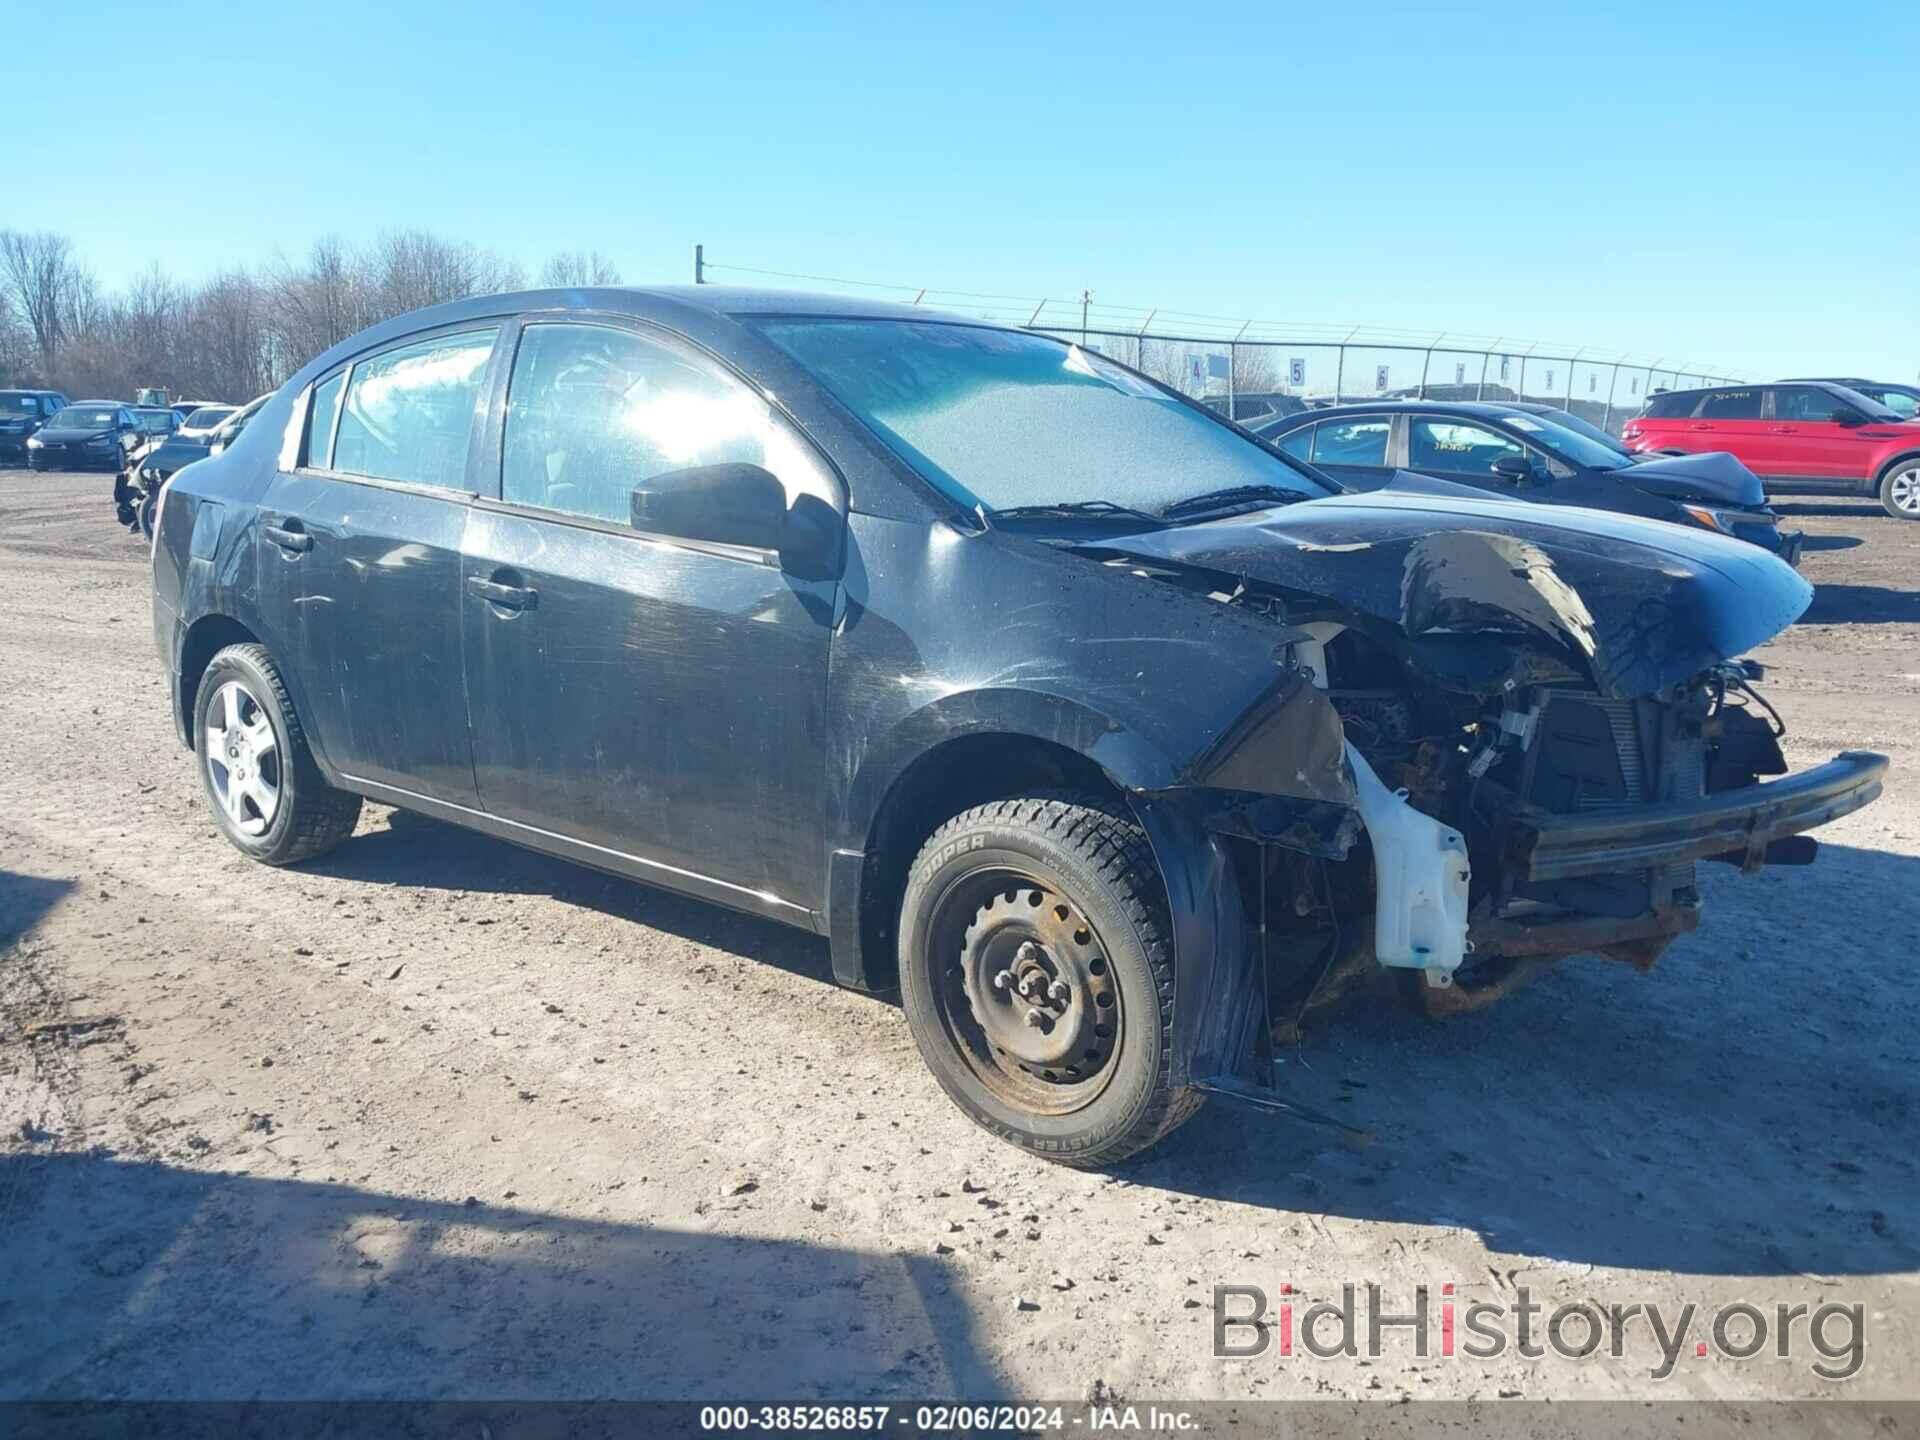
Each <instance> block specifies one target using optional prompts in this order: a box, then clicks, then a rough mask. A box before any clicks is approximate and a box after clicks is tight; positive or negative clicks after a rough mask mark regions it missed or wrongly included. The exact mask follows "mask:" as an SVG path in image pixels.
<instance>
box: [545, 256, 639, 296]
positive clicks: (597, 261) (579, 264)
mask: <svg viewBox="0 0 1920 1440" xmlns="http://www.w3.org/2000/svg"><path fill="white" fill-rule="evenodd" d="M540 283H541V284H542V285H546V286H551V287H552V288H554V289H556V290H559V289H567V288H570V287H574V286H582V285H618V284H619V283H620V268H619V267H618V266H617V265H615V264H614V263H613V261H611V260H609V259H608V258H607V257H606V256H604V255H602V254H601V253H600V252H599V251H598V250H574V251H562V252H561V253H560V254H558V255H556V256H554V257H553V258H552V259H551V260H549V261H547V264H546V268H545V269H543V270H542V271H541V272H540Z"/></svg>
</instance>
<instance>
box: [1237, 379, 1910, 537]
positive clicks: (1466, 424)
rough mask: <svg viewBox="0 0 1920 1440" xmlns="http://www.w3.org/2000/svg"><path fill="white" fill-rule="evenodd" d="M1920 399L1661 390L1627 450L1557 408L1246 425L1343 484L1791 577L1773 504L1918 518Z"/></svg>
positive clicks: (1389, 405) (1477, 406)
mask: <svg viewBox="0 0 1920 1440" xmlns="http://www.w3.org/2000/svg"><path fill="white" fill-rule="evenodd" d="M1917 402H1920V387H1915V386H1903V385H1888V384H1876V383H1874V382H1870V381H1865V380H1795V381H1781V382H1778V383H1775V384H1771V385H1736V386H1715V387H1709V388H1702V389H1695V390H1673V391H1664V392H1661V393H1660V394H1658V395H1655V396H1654V397H1653V398H1652V399H1651V400H1650V401H1649V403H1648V405H1647V407H1646V409H1645V410H1644V412H1643V413H1642V414H1640V415H1638V416H1636V417H1634V418H1633V419H1631V420H1629V421H1628V422H1627V423H1626V426H1625V428H1624V430H1623V432H1622V434H1621V436H1620V437H1619V438H1617V439H1616V438H1615V437H1614V436H1612V435H1610V434H1608V433H1607V432H1606V431H1604V430H1602V429H1601V428H1600V427H1599V426H1597V425H1594V424H1591V423H1590V422H1588V421H1586V420H1583V419H1581V418H1580V417H1579V416H1577V415H1574V414H1572V413H1570V412H1569V411H1566V410H1563V409H1559V408H1556V407H1554V406H1551V405H1543V404H1533V403H1521V402H1516V401H1499V402H1448V401H1436V400H1421V399H1393V400H1387V399H1383V400H1376V401H1368V402H1360V403H1354V404H1346V405H1336V406H1327V407H1322V408H1318V409H1309V408H1307V407H1305V406H1301V407H1299V408H1296V409H1289V410H1288V411H1287V413H1269V414H1267V415H1265V416H1262V417H1261V418H1259V419H1256V420H1252V421H1245V420H1243V421H1242V422H1241V423H1242V424H1243V425H1245V426H1246V427H1247V428H1248V429H1250V430H1252V431H1253V432H1254V433H1255V434H1257V435H1259V436H1261V437H1262V438H1263V439H1265V440H1267V441H1269V442H1270V443H1272V444H1275V445H1278V446H1279V447H1280V448H1281V449H1282V450H1284V451H1285V452H1286V453H1287V454H1289V455H1292V456H1294V457H1296V458H1297V459H1300V460H1304V461H1307V462H1308V463H1310V464H1312V465H1314V466H1315V467H1317V468H1319V469H1321V470H1324V471H1326V472H1327V473H1329V474H1331V475H1333V476H1335V477H1336V478H1338V479H1339V480H1340V481H1341V482H1342V483H1343V484H1346V485H1348V486H1351V487H1354V488H1357V489H1362V490H1371V489H1378V488H1379V487H1381V486H1383V485H1385V484H1387V483H1388V482H1389V481H1390V480H1391V479H1392V478H1393V477H1394V476H1395V475H1396V474H1398V473H1401V472H1413V473H1415V474H1419V475H1424V476H1429V477H1432V478H1434V479H1436V480H1442V481H1447V482H1451V483H1454V484H1458V485H1466V486H1471V487H1473V488H1475V489H1479V490H1483V491H1491V492H1493V493H1495V494H1499V495H1501V496H1504V497H1506V498H1509V499H1520V500H1530V501H1536V502H1540V503H1545V504H1557V505H1579V506H1584V507H1587V508H1591V509H1600V510H1615V511H1620V512H1622V513H1625V514H1634V515H1644V516H1647V517H1649V518H1652V519H1660V520H1669V521H1674V522H1676V523H1679V524H1685V525H1695V526H1698V527H1700V528H1702V529H1706V530H1716V531H1719V532H1720V533H1722V534H1726V535H1733V536H1737V537H1738V538H1740V539H1743V540H1750V541H1752V542H1753V543H1755V544H1757V545H1761V546H1764V547H1765V548H1766V549H1769V550H1771V551H1773V552H1774V553H1775V554H1777V555H1780V556H1781V557H1782V558H1784V559H1786V560H1788V561H1789V562H1790V563H1796V564H1797V563H1798V557H1799V549H1800V543H1801V537H1800V536H1799V535H1797V534H1788V533H1784V532H1782V530H1781V529H1780V525H1779V517H1778V516H1777V515H1776V514H1775V513H1774V512H1773V510H1772V509H1771V508H1770V507H1769V505H1768V501H1767V497H1768V495H1769V493H1772V494H1782V495H1797V494H1860V495H1873V496H1877V497H1878V498H1879V500H1880V502H1881V504H1882V505H1883V506H1884V507H1885V508H1886V511H1887V513H1888V514H1890V515H1893V516H1895V517H1897V518H1899V519H1904V520H1913V519H1920V422H1916V420H1915V418H1914V415H1915V406H1916V403H1917Z"/></svg>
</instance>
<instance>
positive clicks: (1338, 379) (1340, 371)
mask: <svg viewBox="0 0 1920 1440" xmlns="http://www.w3.org/2000/svg"><path fill="white" fill-rule="evenodd" d="M1346 382H1347V342H1346V341H1344V340H1342V341H1341V342H1340V359H1339V362H1338V363H1337V364H1336V365H1335V366H1334V367H1333V403H1334V404H1336V405H1338V404H1339V403H1340V388H1341V386H1343V385H1345V384H1346Z"/></svg>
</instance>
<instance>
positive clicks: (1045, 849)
mask: <svg viewBox="0 0 1920 1440" xmlns="http://www.w3.org/2000/svg"><path fill="white" fill-rule="evenodd" d="M900 990H901V1001H902V1005H903V1008H904V1009H905V1011H906V1015H907V1023H908V1026H909V1028H910V1029H911V1030H912V1032H913V1038H914V1042H915V1044H916V1045H918V1046H919V1049H920V1054H921V1056H922V1058H923V1059H925V1061H926V1062H927V1066H928V1068H929V1069H931V1070H932V1071H933V1074H934V1078H935V1079H937V1080H938V1081H939V1082H940V1084H941V1087H942V1088H943V1089H945V1090H946V1092H947V1094H948V1095H949V1096H950V1097H951V1098H952V1099H953V1101H954V1102H955V1103H956V1104H957V1105H959V1106H960V1108H961V1109H962V1110H964V1111H965V1112H966V1113H967V1115H968V1116H969V1117H970V1118H971V1119H972V1120H973V1121H974V1122H975V1123H976V1124H979V1125H980V1126H982V1127H983V1128H985V1129H987V1130H989V1131H991V1132H992V1133H993V1134H995V1135H998V1136H1000V1137H1001V1138H1002V1139H1004V1140H1009V1141H1011V1142H1012V1143H1013V1144H1015V1145H1018V1146H1020V1147H1021V1148H1022V1149H1025V1150H1029V1151H1032V1152H1033V1153H1035V1154H1038V1155H1044V1156H1045V1157H1047V1158H1048V1159H1050V1160H1058V1161H1060V1162H1061V1163H1063V1164H1067V1165H1075V1166H1081V1167H1086V1168H1092V1167H1096V1166H1101V1165H1109V1164H1112V1163H1114V1162H1115V1161H1118V1160H1122V1159H1124V1158H1125V1157H1127V1156H1129V1155H1132V1154H1134V1153H1136V1152H1137V1151H1140V1150H1144V1149H1146V1148H1147V1147H1148V1146H1149V1145H1152V1144H1154V1143H1155V1142H1156V1141H1158V1140H1159V1139H1161V1138H1162V1137H1163V1136H1165V1135H1167V1134H1168V1133H1170V1132H1171V1131H1172V1130H1174V1129H1175V1128H1176V1127H1177V1126H1179V1125H1180V1124H1181V1123H1182V1122H1183V1121H1185V1120H1186V1119H1187V1117H1188V1116H1190V1115H1192V1114H1193V1112H1194V1111H1195V1110H1197V1109H1198V1108H1199V1106H1200V1101H1201V1098H1202V1097H1201V1096H1200V1094H1199V1093H1198V1092H1196V1091H1193V1090H1189V1089H1183V1088H1179V1087H1176V1086H1175V1085H1174V1084H1173V1083H1172V1079H1171V1072H1172V1020H1173V945H1172V940H1171V928H1170V926H1169V923H1168V918H1167V904H1166V894H1165V887H1164V886H1163V884H1162V882H1161V878H1160V872H1159V869H1158V867H1157V866H1156V865H1155V863H1154V859H1153V852H1152V849H1151V847H1150V846H1149V845H1148V843H1147V837H1146V833H1145V832H1144V831H1143V830H1142V829H1141V828H1140V826H1139V824H1138V823H1137V822H1136V821H1135V820H1134V819H1133V817H1132V816H1131V815H1130V814H1129V813H1128V812H1127V811H1126V810H1125V808H1124V807H1123V806H1120V805H1118V804H1114V803H1112V802H1109V801H1106V800H1103V799H1100V798H1098V797H1094V796H1086V795H1079V794H1071V793H1066V794H1040V795H1032V796H1024V797H1021V798H1019V799H1015V800H1001V801H996V802H994V803H992V804H988V805H981V806H978V807H976V808H975V809H972V810H968V811H966V812H964V813H962V814H960V815H957V816H955V817H954V818H953V819H951V820H949V821H948V822H947V823H946V824H945V825H942V826H941V827H940V828H939V829H938V830H936V831H935V832H934V833H933V835H932V836H931V837H930V838H929V839H928V840H927V843H926V845H925V846H924V847H923V848H922V849H921V851H920V855H919V858H918V859H916V860H915V861H914V865H913V870H912V873H911V875H910V877H909V879H908V882H907V889H906V894H905V896H904V897H903V899H902V901H901V916H900Z"/></svg>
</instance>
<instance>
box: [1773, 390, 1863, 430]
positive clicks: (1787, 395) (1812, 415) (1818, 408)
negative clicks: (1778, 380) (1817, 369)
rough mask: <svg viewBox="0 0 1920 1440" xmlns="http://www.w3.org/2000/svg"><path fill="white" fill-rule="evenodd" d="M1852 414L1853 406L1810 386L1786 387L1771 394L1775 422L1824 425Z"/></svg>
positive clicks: (1836, 396)
mask: <svg viewBox="0 0 1920 1440" xmlns="http://www.w3.org/2000/svg"><path fill="white" fill-rule="evenodd" d="M1853 413H1855V412H1854V408H1853V406H1851V405H1849V404H1847V402H1846V401H1844V400H1842V399H1841V398H1840V397H1839V396H1838V395H1834V394H1832V393H1830V392H1828V391H1826V390H1816V389H1814V388H1813V387H1812V386H1811V385H1787V386H1783V387H1781V388H1780V389H1778V390H1776V391H1774V392H1773V418H1774V419H1776V420H1786V421H1794V420H1798V421H1801V422H1804V423H1807V424H1825V423H1828V422H1831V421H1832V420H1834V419H1835V418H1837V417H1838V416H1841V415H1851V414H1853Z"/></svg>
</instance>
